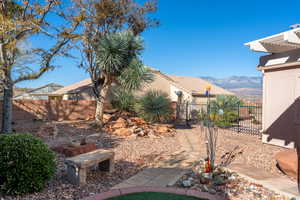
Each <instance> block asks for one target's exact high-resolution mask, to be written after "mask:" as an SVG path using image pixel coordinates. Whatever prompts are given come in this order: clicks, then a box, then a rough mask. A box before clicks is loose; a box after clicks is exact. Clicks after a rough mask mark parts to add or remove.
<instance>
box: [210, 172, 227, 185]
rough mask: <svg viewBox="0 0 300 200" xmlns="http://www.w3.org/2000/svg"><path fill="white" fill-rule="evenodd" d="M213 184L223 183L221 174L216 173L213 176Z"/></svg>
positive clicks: (224, 182)
mask: <svg viewBox="0 0 300 200" xmlns="http://www.w3.org/2000/svg"><path fill="white" fill-rule="evenodd" d="M213 184H214V185H216V186H220V185H225V184H226V181H225V180H224V179H223V178H222V177H221V175H217V176H215V177H214V178H213Z"/></svg>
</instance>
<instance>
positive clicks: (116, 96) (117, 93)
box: [111, 88, 136, 112]
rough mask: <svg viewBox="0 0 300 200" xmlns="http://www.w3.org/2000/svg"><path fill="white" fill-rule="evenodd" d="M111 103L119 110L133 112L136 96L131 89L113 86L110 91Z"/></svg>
mask: <svg viewBox="0 0 300 200" xmlns="http://www.w3.org/2000/svg"><path fill="white" fill-rule="evenodd" d="M112 97H113V98H112V101H111V103H112V105H113V107H114V108H117V109H118V110H119V111H127V112H133V111H134V105H135V103H136V98H135V97H134V95H133V94H132V92H131V91H127V90H125V89H121V88H115V89H114V90H113V93H112Z"/></svg>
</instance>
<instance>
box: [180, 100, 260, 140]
mask: <svg viewBox="0 0 300 200" xmlns="http://www.w3.org/2000/svg"><path fill="white" fill-rule="evenodd" d="M209 109H210V108H209V106H208V105H207V104H195V103H189V102H184V103H181V104H177V115H176V116H177V120H178V121H182V122H185V123H188V124H202V125H205V123H206V122H207V113H208V110H209ZM221 111H222V112H221ZM219 112H221V113H218V112H213V113H212V114H210V119H211V121H212V122H213V123H214V125H216V126H218V127H220V128H223V129H228V130H232V131H234V132H237V133H246V134H251V135H260V130H261V129H262V106H261V104H259V103H248V104H245V103H243V104H237V105H233V106H230V107H227V108H226V109H224V110H221V109H220V110H219ZM210 113H211V112H210Z"/></svg>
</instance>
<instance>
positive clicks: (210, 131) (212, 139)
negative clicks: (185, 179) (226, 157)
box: [205, 85, 218, 172]
mask: <svg viewBox="0 0 300 200" xmlns="http://www.w3.org/2000/svg"><path fill="white" fill-rule="evenodd" d="M210 91H211V85H207V86H206V88H205V96H207V128H206V129H205V138H206V153H207V161H206V166H207V167H206V168H207V169H206V170H205V171H207V172H212V171H213V170H214V169H215V157H216V147H217V138H218V128H217V127H214V125H213V124H212V122H211V118H210ZM208 168H209V170H208Z"/></svg>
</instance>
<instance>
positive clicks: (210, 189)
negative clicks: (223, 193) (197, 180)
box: [208, 188, 217, 194]
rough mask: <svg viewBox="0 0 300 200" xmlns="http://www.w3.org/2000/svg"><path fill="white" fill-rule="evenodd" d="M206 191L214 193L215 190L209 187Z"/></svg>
mask: <svg viewBox="0 0 300 200" xmlns="http://www.w3.org/2000/svg"><path fill="white" fill-rule="evenodd" d="M208 193H210V194H216V193H217V191H216V190H215V189H213V188H209V189H208Z"/></svg>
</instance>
